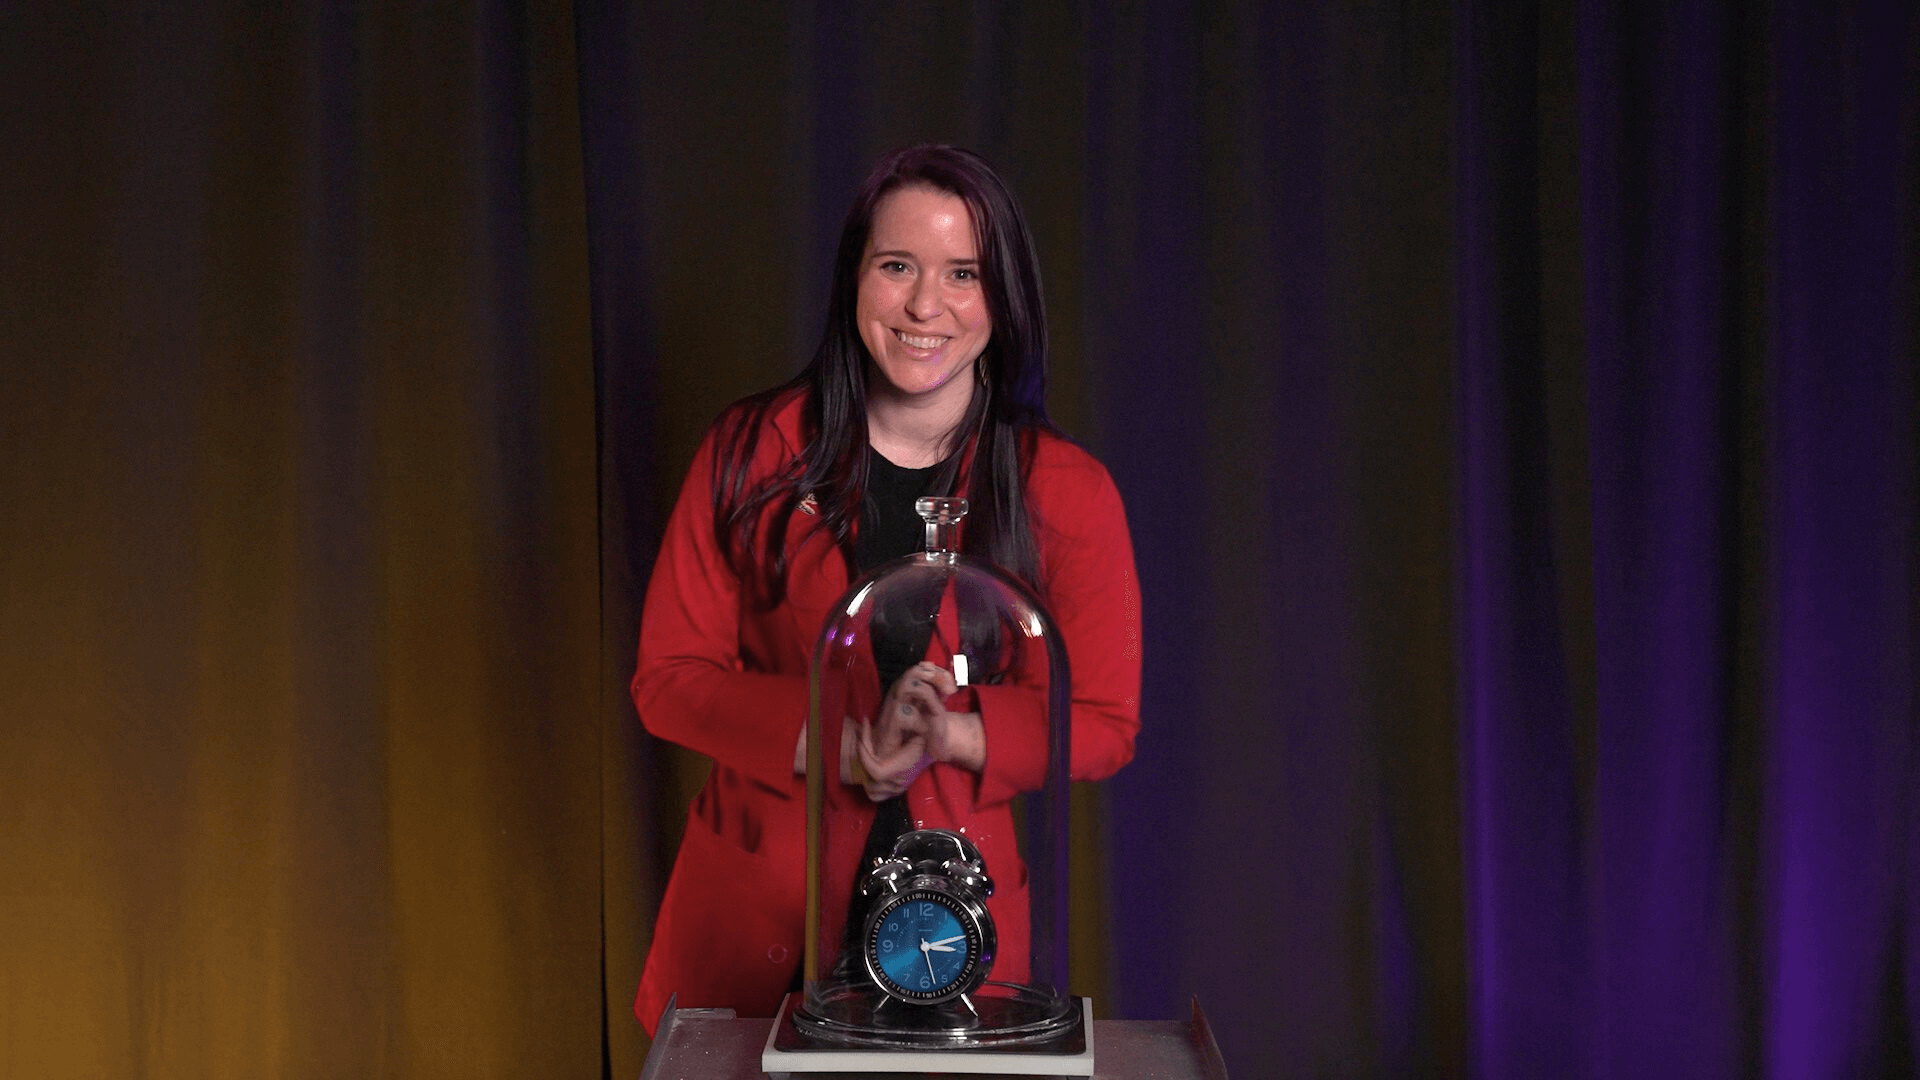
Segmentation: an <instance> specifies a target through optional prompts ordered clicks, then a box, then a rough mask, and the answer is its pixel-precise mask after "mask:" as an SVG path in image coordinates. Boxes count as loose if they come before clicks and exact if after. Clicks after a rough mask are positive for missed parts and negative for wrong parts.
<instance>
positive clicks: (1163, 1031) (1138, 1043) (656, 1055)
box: [640, 998, 1227, 1080]
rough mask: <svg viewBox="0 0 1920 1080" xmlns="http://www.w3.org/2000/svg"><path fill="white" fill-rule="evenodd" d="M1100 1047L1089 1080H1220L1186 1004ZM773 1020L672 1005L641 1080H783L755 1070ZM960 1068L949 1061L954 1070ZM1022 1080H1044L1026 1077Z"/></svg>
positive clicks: (1100, 1031)
mask: <svg viewBox="0 0 1920 1080" xmlns="http://www.w3.org/2000/svg"><path fill="white" fill-rule="evenodd" d="M1093 1026H1094V1037H1095V1039H1096V1041H1097V1042H1098V1043H1099V1046H1100V1056H1099V1062H1098V1065H1097V1066H1096V1067H1095V1070H1094V1074H1093V1076H1094V1080H1227V1067H1226V1064H1225V1063H1224V1062H1222V1061H1221V1060H1220V1048H1219V1047H1218V1046H1217V1045H1215V1043H1214V1040H1213V1032H1212V1030H1211V1029H1209V1028H1208V1027H1207V1018H1206V1016H1205V1014H1203V1013H1202V1012H1201V1011H1200V1001H1199V999H1198V998H1196V999H1194V1002H1193V1017H1192V1019H1190V1020H1185V1021H1180V1020H1095V1021H1094V1022H1093ZM772 1028H773V1021H772V1020H743V1019H740V1018H738V1017H736V1016H734V1014H733V1010H731V1009H679V1008H676V1007H675V1006H674V1004H673V1003H672V1002H669V1003H668V1004H667V1010H666V1012H664V1013H662V1014H661V1016H660V1026H659V1029H658V1032H659V1033H658V1034H657V1035H655V1037H654V1040H653V1049H652V1050H651V1051H650V1052H648V1054H647V1061H646V1064H645V1065H644V1066H642V1067H641V1069H640V1080H786V1078H787V1076H788V1075H789V1074H786V1073H767V1072H762V1071H761V1069H760V1052H761V1049H762V1048H763V1047H764V1046H765V1045H766V1043H767V1035H768V1033H769V1032H770V1031H771V1030H772ZM959 1064H964V1061H963V1060H962V1059H960V1058H956V1065H959ZM804 1075H805V1078H806V1080H919V1078H922V1077H929V1076H940V1077H946V1078H950V1080H964V1078H967V1077H977V1076H986V1075H989V1074H984V1073H969V1072H962V1071H959V1070H958V1069H955V1070H951V1071H943V1072H940V1073H937V1074H936V1073H912V1072H894V1073H874V1072H858V1073H853V1072H849V1073H837V1072H835V1073H822V1072H812V1073H806V1074H804ZM1027 1080H1045V1078H1044V1077H1028V1078H1027Z"/></svg>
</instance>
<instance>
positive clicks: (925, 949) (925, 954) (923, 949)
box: [920, 941, 940, 982]
mask: <svg viewBox="0 0 1920 1080" xmlns="http://www.w3.org/2000/svg"><path fill="white" fill-rule="evenodd" d="M932 948H933V946H931V945H928V944H927V943H926V942H925V941H922V942H921V943H920V957H921V959H923V960H925V961H926V962H927V978H929V979H932V980H933V981H934V982H939V981H940V976H939V975H937V974H935V973H934V970H933V953H932V952H931V951H929V950H931V949H932Z"/></svg>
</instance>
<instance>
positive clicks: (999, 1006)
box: [792, 498, 1083, 1053]
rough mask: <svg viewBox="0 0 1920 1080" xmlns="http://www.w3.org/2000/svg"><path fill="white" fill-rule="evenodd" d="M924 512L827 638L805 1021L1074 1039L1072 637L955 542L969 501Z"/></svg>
mask: <svg viewBox="0 0 1920 1080" xmlns="http://www.w3.org/2000/svg"><path fill="white" fill-rule="evenodd" d="M916 508H917V509H918V510H919V512H920V516H921V517H922V518H923V519H925V522H926V550H925V551H923V552H920V553H918V554H914V555H909V556H907V557H905V558H902V559H897V560H895V561H893V562H890V563H887V564H885V565H882V566H880V567H877V568H876V569H875V570H874V571H873V572H871V573H869V574H868V575H866V576H865V577H863V578H861V579H860V580H859V581H856V582H855V583H854V584H853V585H852V586H851V587H850V588H849V589H848V590H847V593H846V594H845V595H844V596H843V597H841V599H840V601H839V602H838V604H836V606H835V607H834V609H833V611H832V612H831V614H830V615H829V616H828V619H827V624H826V626H825V627H824V628H823V629H822V631H821V634H820V637H819V640H818V641H817V642H816V644H815V648H814V657H813V669H812V680H811V681H812V686H811V699H810V709H809V713H808V718H807V753H808V761H807V802H808V830H807V879H808V880H807V922H808V926H807V940H806V957H805V966H804V969H803V971H804V980H805V984H804V993H803V995H802V997H801V999H800V1000H799V1001H798V1003H797V1006H796V1007H795V1008H793V1010H792V1022H793V1025H794V1027H795V1028H796V1029H797V1031H798V1032H799V1033H800V1034H801V1036H802V1037H804V1038H806V1039H807V1040H809V1041H811V1042H813V1043H815V1044H826V1045H831V1046H838V1047H851V1048H862V1047H871V1048H883V1049H979V1050H992V1049H997V1048H1003V1047H1004V1048H1007V1049H1010V1050H1012V1049H1018V1050H1019V1051H1020V1052H1022V1053H1033V1052H1036V1051H1038V1052H1042V1053H1045V1052H1050V1050H1049V1048H1050V1047H1062V1048H1063V1049H1062V1051H1061V1052H1070V1051H1068V1050H1066V1049H1064V1048H1065V1047H1066V1045H1067V1044H1069V1043H1071V1042H1072V1041H1073V1040H1075V1039H1077V1038H1079V1037H1080V1036H1081V1027H1082V1023H1083V1017H1082V1008H1081V1004H1080V1002H1078V1001H1077V1000H1076V999H1073V998H1070V997H1069V996H1068V995H1067V994H1066V992H1065V990H1066V975H1067V970H1066V968H1067V925H1066V918H1067V889H1066V885H1067V836H1068V829H1067V825H1068V813H1069V806H1070V803H1069V799H1068V786H1067V765H1068V763H1067V748H1068V723H1069V719H1068V708H1069V701H1070V696H1071V679H1070V677H1069V674H1068V668H1067V654H1066V649H1065V646H1064V644H1063V643H1062V642H1061V640H1060V637H1059V634H1058V633H1057V632H1056V630H1055V628H1054V626H1053V623H1052V620H1051V618H1050V617H1049V616H1048V614H1047V612H1046V610H1045V609H1044V608H1043V607H1042V606H1041V604H1040V602H1039V600H1038V599H1037V598H1036V597H1035V596H1034V594H1033V593H1032V592H1031V591H1030V590H1029V589H1028V588H1027V587H1026V586H1024V585H1022V584H1021V583H1020V582H1018V581H1017V580H1015V579H1014V578H1013V577H1012V576H1011V575H1010V574H1008V573H1006V572H1005V571H1003V570H1001V569H999V568H998V567H995V566H993V565H990V564H988V563H986V562H983V561H980V560H978V559H973V558H969V557H967V556H964V555H961V554H959V553H958V550H957V544H956V535H957V531H958V530H959V529H960V528H961V527H962V526H961V519H962V518H963V517H964V516H965V514H966V512H967V503H966V500H965V499H957V498H928V499H921V500H920V501H919V503H918V504H917V506H916ZM974 717H978V718H979V720H978V723H977V724H976V723H974V720H973V718H974ZM946 721H951V722H946ZM967 731H973V732H976V733H979V738H977V739H972V741H971V746H970V748H969V745H968V739H967V738H962V737H961V735H964V733H965V732H967ZM956 732H959V733H961V735H956V734H954V733H956ZM981 751H983V754H982V753H981ZM970 753H973V754H975V755H977V756H973V757H970V756H969V754H970ZM970 766H979V767H978V768H973V767H970Z"/></svg>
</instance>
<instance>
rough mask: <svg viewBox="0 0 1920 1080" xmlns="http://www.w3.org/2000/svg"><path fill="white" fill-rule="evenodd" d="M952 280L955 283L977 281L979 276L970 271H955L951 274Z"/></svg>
mask: <svg viewBox="0 0 1920 1080" xmlns="http://www.w3.org/2000/svg"><path fill="white" fill-rule="evenodd" d="M953 279H954V280H955V281H979V280H980V275H979V274H976V273H974V272H973V271H971V270H965V269H962V270H955V271H954V272H953Z"/></svg>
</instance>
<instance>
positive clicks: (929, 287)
mask: <svg viewBox="0 0 1920 1080" xmlns="http://www.w3.org/2000/svg"><path fill="white" fill-rule="evenodd" d="M907 314H908V315H911V316H913V317H914V318H916V319H919V320H922V321H925V320H927V319H931V318H933V317H934V316H935V315H938V314H940V283H939V282H937V281H934V280H932V279H930V278H928V277H921V278H920V279H919V280H918V281H915V282H914V283H913V291H912V292H911V293H909V294H907Z"/></svg>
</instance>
